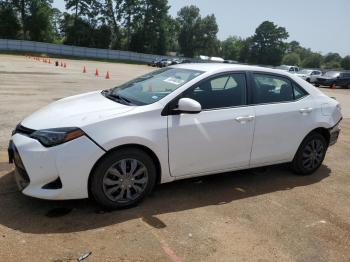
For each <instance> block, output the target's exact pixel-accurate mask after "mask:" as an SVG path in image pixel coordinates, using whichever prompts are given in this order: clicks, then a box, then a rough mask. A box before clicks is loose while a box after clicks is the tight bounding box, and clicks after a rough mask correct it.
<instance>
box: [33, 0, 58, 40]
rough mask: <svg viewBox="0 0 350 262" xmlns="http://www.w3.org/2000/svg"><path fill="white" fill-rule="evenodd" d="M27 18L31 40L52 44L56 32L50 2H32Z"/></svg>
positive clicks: (39, 0)
mask: <svg viewBox="0 0 350 262" xmlns="http://www.w3.org/2000/svg"><path fill="white" fill-rule="evenodd" d="M28 11H29V14H28V15H27V16H26V28H27V30H28V32H29V37H30V40H32V41H42V42H52V41H53V39H54V32H53V27H52V16H53V10H52V8H51V4H50V3H49V2H48V1H43V0H32V1H31V3H30V5H29V8H28Z"/></svg>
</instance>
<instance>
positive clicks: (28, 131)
mask: <svg viewBox="0 0 350 262" xmlns="http://www.w3.org/2000/svg"><path fill="white" fill-rule="evenodd" d="M35 131H36V130H34V129H30V128H28V127H25V126H22V125H21V124H18V125H17V126H16V129H15V130H14V131H13V132H12V135H14V134H22V135H26V136H30V135H31V134H33V133H34V132H35Z"/></svg>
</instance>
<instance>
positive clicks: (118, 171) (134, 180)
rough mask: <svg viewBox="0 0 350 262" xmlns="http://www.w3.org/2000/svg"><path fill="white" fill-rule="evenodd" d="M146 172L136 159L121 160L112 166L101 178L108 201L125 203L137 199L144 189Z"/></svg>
mask: <svg viewBox="0 0 350 262" xmlns="http://www.w3.org/2000/svg"><path fill="white" fill-rule="evenodd" d="M147 183H148V171H147V168H146V166H145V165H144V164H143V163H142V162H140V161H139V160H136V159H131V158H128V159H122V160H119V161H118V162H116V163H115V164H113V165H112V166H111V167H110V168H109V169H107V171H106V173H105V174H104V177H103V191H104V193H105V195H106V197H108V199H109V200H111V201H113V202H117V203H127V202H130V201H133V200H135V199H137V198H138V197H139V196H140V195H141V194H142V193H143V192H144V191H145V189H146V186H147Z"/></svg>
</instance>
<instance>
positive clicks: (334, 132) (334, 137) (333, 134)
mask: <svg viewBox="0 0 350 262" xmlns="http://www.w3.org/2000/svg"><path fill="white" fill-rule="evenodd" d="M340 121H341V120H340ZM340 121H339V122H338V124H336V125H335V126H334V127H332V128H331V129H329V134H330V138H329V146H332V145H334V144H335V143H337V141H338V137H339V134H340V130H341V128H340V126H339V123H340Z"/></svg>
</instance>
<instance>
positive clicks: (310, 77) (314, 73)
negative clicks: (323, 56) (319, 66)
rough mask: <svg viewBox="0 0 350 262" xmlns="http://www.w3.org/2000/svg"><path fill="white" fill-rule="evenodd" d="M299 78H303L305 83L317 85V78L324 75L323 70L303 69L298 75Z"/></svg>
mask: <svg viewBox="0 0 350 262" xmlns="http://www.w3.org/2000/svg"><path fill="white" fill-rule="evenodd" d="M296 75H297V76H299V77H301V78H302V79H304V80H305V81H307V82H309V83H315V82H316V78H317V77H320V76H321V75H322V71H321V70H314V69H303V70H301V71H299V72H298V73H296Z"/></svg>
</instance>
